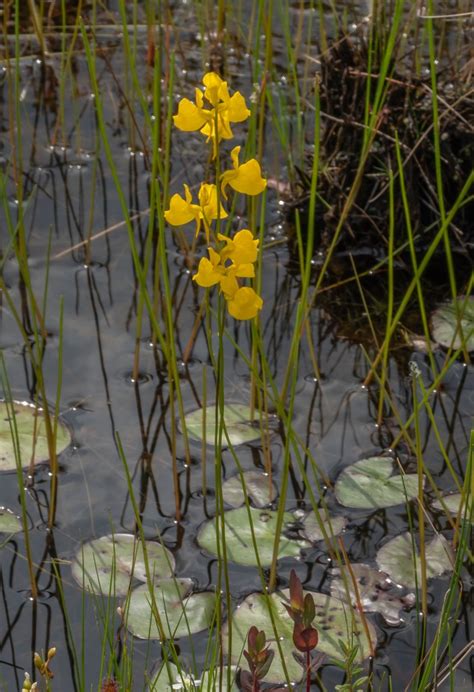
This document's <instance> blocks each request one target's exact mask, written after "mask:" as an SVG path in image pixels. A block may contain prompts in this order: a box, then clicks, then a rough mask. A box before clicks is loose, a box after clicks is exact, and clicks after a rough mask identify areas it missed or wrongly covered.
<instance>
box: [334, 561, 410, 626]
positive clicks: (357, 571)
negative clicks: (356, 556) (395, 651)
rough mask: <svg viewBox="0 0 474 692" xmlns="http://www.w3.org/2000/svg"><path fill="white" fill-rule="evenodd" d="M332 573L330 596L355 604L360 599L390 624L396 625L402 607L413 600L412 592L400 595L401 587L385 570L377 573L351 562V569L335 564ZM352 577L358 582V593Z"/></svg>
mask: <svg viewBox="0 0 474 692" xmlns="http://www.w3.org/2000/svg"><path fill="white" fill-rule="evenodd" d="M331 576H332V577H333V579H332V581H331V596H335V597H336V598H340V599H341V600H342V601H348V602H350V603H352V605H354V606H355V605H357V604H358V602H359V599H360V604H361V605H362V608H363V609H364V611H365V612H367V613H381V614H382V615H383V617H384V618H385V620H386V621H387V623H388V624H389V625H399V624H400V612H399V611H400V610H401V609H402V608H410V607H411V606H413V605H414V603H415V594H406V595H405V596H400V589H399V588H398V587H397V586H395V585H394V583H393V582H392V581H391V580H390V579H389V577H388V575H387V574H385V572H379V570H377V569H374V568H373V567H370V566H369V565H365V564H363V563H360V564H352V565H351V568H350V569H348V568H347V567H343V568H342V569H341V568H339V567H334V568H333V569H332V570H331ZM343 577H344V578H343ZM353 578H355V580H356V582H357V593H356V589H355V587H354V582H353ZM346 587H347V590H346Z"/></svg>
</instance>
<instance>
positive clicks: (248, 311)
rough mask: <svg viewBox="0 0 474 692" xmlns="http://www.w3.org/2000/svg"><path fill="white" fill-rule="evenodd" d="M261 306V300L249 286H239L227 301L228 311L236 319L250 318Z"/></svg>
mask: <svg viewBox="0 0 474 692" xmlns="http://www.w3.org/2000/svg"><path fill="white" fill-rule="evenodd" d="M262 306H263V300H262V299H261V298H260V296H259V295H257V294H256V293H255V291H254V290H253V288H250V287H249V286H243V287H242V288H239V289H238V290H237V291H236V292H235V293H234V295H233V297H232V298H230V300H228V301H227V308H228V310H229V313H230V314H231V315H232V317H234V318H235V319H236V320H251V319H252V318H253V317H255V316H256V315H257V314H258V311H259V310H261V309H262Z"/></svg>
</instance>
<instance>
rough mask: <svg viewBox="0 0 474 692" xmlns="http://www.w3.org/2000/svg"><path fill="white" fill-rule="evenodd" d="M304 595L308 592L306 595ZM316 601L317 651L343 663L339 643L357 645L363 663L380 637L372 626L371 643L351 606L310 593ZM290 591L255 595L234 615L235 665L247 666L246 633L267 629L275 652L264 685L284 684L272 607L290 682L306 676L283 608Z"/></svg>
mask: <svg viewBox="0 0 474 692" xmlns="http://www.w3.org/2000/svg"><path fill="white" fill-rule="evenodd" d="M304 593H305V594H306V593H308V592H306V591H305V592H304ZM310 593H311V595H312V596H313V598H314V602H315V607H316V619H315V626H316V627H317V629H318V633H319V642H318V647H317V650H318V651H320V652H322V653H325V654H327V655H328V656H330V657H331V658H335V659H337V660H341V650H340V648H339V643H338V640H339V639H341V640H342V641H343V642H346V643H351V644H352V645H355V644H358V645H359V651H358V654H357V657H356V660H357V661H362V660H363V659H365V658H367V657H368V656H369V655H370V654H371V650H372V649H374V648H375V646H376V642H377V637H376V634H375V629H374V627H373V625H371V624H370V623H369V622H368V623H367V626H368V630H369V637H370V641H369V639H368V637H367V634H366V632H365V630H364V626H363V623H362V619H361V617H360V615H359V614H358V613H357V612H356V611H355V610H354V608H352V607H351V606H350V605H347V604H346V603H343V602H342V601H340V600H339V599H337V598H333V597H332V596H326V594H322V593H314V592H310ZM289 595H290V594H289V590H288V589H285V590H284V591H281V592H278V593H273V594H271V595H270V596H265V595H264V594H261V593H253V594H250V596H247V598H246V599H245V600H244V601H243V602H242V603H241V604H240V605H239V606H238V607H237V610H236V611H235V612H234V614H233V616H232V651H231V655H230V660H231V662H232V663H235V664H237V665H241V666H243V667H245V659H244V658H243V656H242V651H243V649H244V645H245V643H246V637H247V633H248V631H249V629H250V627H252V625H255V626H256V627H258V629H259V630H264V631H265V633H266V635H267V641H268V642H269V644H270V646H271V648H272V649H273V650H274V651H275V656H274V658H273V661H272V664H271V666H270V670H269V672H268V674H267V676H266V677H265V682H272V683H282V682H284V681H285V673H284V670H283V665H282V660H281V657H280V652H279V649H278V645H277V643H276V641H275V640H274V637H275V630H274V628H273V624H272V619H271V617H270V613H269V608H271V611H272V614H273V621H274V623H275V628H276V635H277V636H278V639H279V643H280V645H281V648H282V653H283V657H284V660H285V663H286V668H287V671H288V674H289V678H290V681H291V682H299V681H300V680H301V678H302V676H303V669H302V667H301V666H300V664H299V663H298V662H297V661H296V660H295V658H294V657H293V652H294V651H295V648H294V644H293V627H292V625H293V622H292V620H291V619H290V618H289V617H288V613H287V611H286V609H285V606H284V605H283V600H284V599H286V602H288V601H289ZM227 635H228V624H226V625H224V628H223V637H222V640H223V642H224V650H225V652H226V653H229V651H228V650H227V651H226V647H228V636H227Z"/></svg>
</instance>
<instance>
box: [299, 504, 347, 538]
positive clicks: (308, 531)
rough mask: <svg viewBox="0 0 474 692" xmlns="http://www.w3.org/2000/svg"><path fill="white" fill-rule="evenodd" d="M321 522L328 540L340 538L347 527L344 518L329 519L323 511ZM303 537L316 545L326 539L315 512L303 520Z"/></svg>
mask: <svg viewBox="0 0 474 692" xmlns="http://www.w3.org/2000/svg"><path fill="white" fill-rule="evenodd" d="M320 521H321V522H322V524H323V526H324V529H325V530H326V534H327V536H328V538H331V536H338V535H339V534H340V533H341V532H342V531H343V529H344V527H345V525H346V520H345V519H344V517H339V516H338V517H329V518H328V517H327V516H326V515H325V513H324V511H323V510H321V513H320ZM301 534H302V536H304V538H307V539H308V541H311V543H316V542H317V541H322V540H323V539H324V534H323V532H322V530H321V526H320V523H319V522H318V520H317V518H316V514H315V513H314V512H309V513H308V514H307V515H306V516H305V517H304V519H303V529H302V530H301Z"/></svg>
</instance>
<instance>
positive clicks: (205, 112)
mask: <svg viewBox="0 0 474 692" xmlns="http://www.w3.org/2000/svg"><path fill="white" fill-rule="evenodd" d="M202 81H203V84H204V87H205V89H204V93H203V92H202V91H201V90H200V89H196V91H195V101H196V102H195V103H193V102H192V101H190V100H189V99H187V98H183V99H181V101H180V102H179V104H178V112H177V114H176V115H175V116H173V120H174V124H175V125H176V127H177V128H178V129H179V130H183V131H184V132H193V131H195V130H199V131H200V132H201V134H203V135H204V136H205V137H207V139H208V140H209V139H211V140H212V143H213V154H214V156H215V155H216V151H217V142H220V141H221V140H222V139H232V137H233V133H232V129H231V127H230V124H231V123H240V122H243V121H244V120H247V118H248V117H249V115H250V111H249V109H248V108H247V105H246V103H245V99H244V97H243V96H242V94H241V93H240V92H238V91H236V92H235V94H233V96H230V94H229V89H228V87H227V82H225V81H224V80H223V79H221V77H219V75H218V74H216V72H208V73H207V74H205V75H204V77H203V79H202ZM204 98H206V100H207V101H208V102H209V103H210V104H211V106H212V108H211V109H206V108H204Z"/></svg>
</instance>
